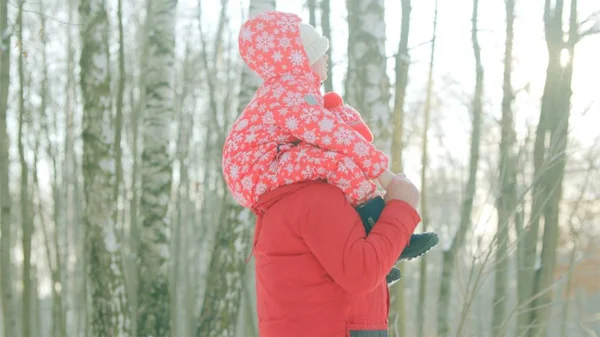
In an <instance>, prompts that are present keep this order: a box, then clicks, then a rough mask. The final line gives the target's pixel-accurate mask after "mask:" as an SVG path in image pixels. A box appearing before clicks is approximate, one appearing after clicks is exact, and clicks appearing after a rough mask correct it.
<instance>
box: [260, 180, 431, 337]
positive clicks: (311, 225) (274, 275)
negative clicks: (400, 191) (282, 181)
mask: <svg viewBox="0 0 600 337" xmlns="http://www.w3.org/2000/svg"><path fill="white" fill-rule="evenodd" d="M254 212H255V213H256V214H257V222H256V232H255V235H254V248H253V252H254V255H255V258H256V291H257V309H258V319H259V332H260V334H259V335H260V337H309V336H310V337H348V336H361V337H384V336H387V328H388V312H389V291H388V287H387V283H386V281H385V276H386V275H387V273H388V272H389V271H390V269H391V268H392V267H393V265H394V264H395V263H396V260H397V258H398V256H400V253H401V252H402V250H403V249H404V247H405V246H406V244H407V243H408V241H409V240H410V235H411V234H412V233H413V231H414V229H415V227H416V226H417V224H418V223H419V222H420V221H421V219H420V217H419V215H418V213H417V212H416V211H415V210H414V209H413V208H412V207H411V206H409V205H408V204H407V203H405V202H402V201H397V200H393V201H391V202H389V203H388V204H387V205H386V207H385V209H384V210H383V213H382V214H381V217H380V218H379V221H378V222H377V223H376V224H375V226H374V227H373V230H372V231H371V232H370V234H369V236H366V234H365V229H364V227H363V225H362V222H361V220H360V217H359V216H358V213H357V212H356V210H355V209H354V208H353V207H352V206H351V205H350V204H349V203H348V202H347V201H346V199H345V197H344V195H343V194H342V192H341V190H339V189H338V188H336V187H334V186H332V185H329V184H327V183H325V182H323V181H312V182H302V183H296V184H292V185H288V186H284V187H279V188H277V189H275V190H273V191H271V192H267V193H266V194H264V195H263V197H262V198H261V199H260V201H259V203H258V204H257V205H256V206H255V208H254Z"/></svg>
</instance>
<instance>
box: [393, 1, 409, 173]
mask: <svg viewBox="0 0 600 337" xmlns="http://www.w3.org/2000/svg"><path fill="white" fill-rule="evenodd" d="M411 11H412V5H411V0H402V23H401V25H400V27H401V30H400V42H399V43H398V52H397V54H396V84H395V86H394V89H395V94H394V113H393V115H392V120H393V123H394V132H393V136H392V164H391V166H392V171H393V172H401V171H402V170H403V166H404V165H403V163H402V150H403V149H404V109H405V107H404V105H405V104H404V101H405V96H406V88H407V86H408V68H409V66H410V54H409V50H408V40H409V32H410V13H411Z"/></svg>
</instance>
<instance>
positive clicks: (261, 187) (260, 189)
mask: <svg viewBox="0 0 600 337" xmlns="http://www.w3.org/2000/svg"><path fill="white" fill-rule="evenodd" d="M267 188H268V187H267V184H265V183H258V185H256V194H257V195H261V194H263V193H265V192H267Z"/></svg>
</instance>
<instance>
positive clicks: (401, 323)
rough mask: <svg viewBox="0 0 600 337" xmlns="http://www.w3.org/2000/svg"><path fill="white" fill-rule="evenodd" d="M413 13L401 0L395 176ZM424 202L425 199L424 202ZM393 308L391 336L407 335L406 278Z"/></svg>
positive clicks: (401, 143)
mask: <svg viewBox="0 0 600 337" xmlns="http://www.w3.org/2000/svg"><path fill="white" fill-rule="evenodd" d="M411 10H412V7H411V3H410V0H402V21H401V24H400V42H399V43H398V51H397V54H396V65H395V67H396V83H395V86H394V88H395V94H394V110H393V114H392V121H393V131H392V137H391V138H392V139H391V142H392V144H391V146H392V156H391V170H392V172H402V171H403V170H404V167H403V162H402V151H403V149H404V139H403V138H404V97H405V95H406V87H407V85H408V67H409V65H410V55H409V50H408V37H409V30H410V12H411ZM421 199H422V198H421ZM397 267H398V269H400V272H401V273H402V274H404V263H403V262H401V263H399V264H398V266H397ZM394 288H395V289H394V292H393V295H394V305H393V306H392V307H391V308H390V309H391V310H390V317H391V320H392V322H393V324H391V329H390V333H391V334H392V335H393V336H405V335H406V299H405V296H406V295H405V286H404V278H401V279H400V280H399V281H398V284H397V285H396V286H395V287H394Z"/></svg>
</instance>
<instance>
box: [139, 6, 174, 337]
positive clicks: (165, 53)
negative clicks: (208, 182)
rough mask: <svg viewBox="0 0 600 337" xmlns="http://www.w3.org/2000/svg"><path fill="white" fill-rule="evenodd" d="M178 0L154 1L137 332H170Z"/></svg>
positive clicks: (158, 336)
mask: <svg viewBox="0 0 600 337" xmlns="http://www.w3.org/2000/svg"><path fill="white" fill-rule="evenodd" d="M176 4H177V1H176V0H159V1H151V2H149V6H150V8H149V11H148V15H149V20H150V25H149V28H150V31H149V34H148V36H149V45H148V48H149V49H148V50H149V55H148V70H147V76H148V77H147V83H146V92H147V97H146V109H145V111H144V113H145V114H144V122H143V125H144V130H143V139H144V149H143V152H142V195H141V214H142V218H143V220H142V228H141V230H140V239H141V241H140V247H139V254H138V255H139V259H140V260H139V268H140V269H139V276H138V281H139V288H138V308H137V309H138V313H137V334H138V336H154V337H166V336H170V334H171V317H170V310H169V306H170V298H169V285H168V280H169V276H168V261H169V244H168V240H169V231H170V224H169V221H168V217H167V209H168V204H169V199H170V195H171V179H172V178H171V172H172V163H171V160H172V159H171V158H170V156H169V151H168V146H169V141H170V135H169V126H170V122H171V120H172V119H173V117H174V116H173V115H174V112H173V103H174V102H173V101H174V100H173V78H172V75H171V74H172V73H173V64H174V61H175V35H174V34H175V8H176Z"/></svg>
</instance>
